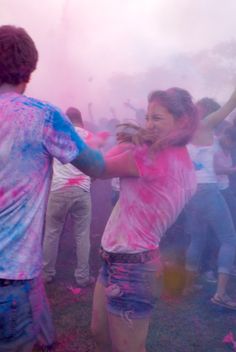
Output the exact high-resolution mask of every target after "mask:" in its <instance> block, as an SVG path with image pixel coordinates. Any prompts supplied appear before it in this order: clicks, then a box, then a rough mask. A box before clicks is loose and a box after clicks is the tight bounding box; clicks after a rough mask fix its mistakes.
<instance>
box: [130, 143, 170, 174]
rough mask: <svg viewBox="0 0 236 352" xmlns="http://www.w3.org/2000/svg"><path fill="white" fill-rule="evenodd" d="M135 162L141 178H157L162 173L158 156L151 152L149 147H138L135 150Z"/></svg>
mask: <svg viewBox="0 0 236 352" xmlns="http://www.w3.org/2000/svg"><path fill="white" fill-rule="evenodd" d="M133 155H134V160H135V163H136V166H137V168H138V171H139V175H140V176H141V177H145V178H148V179H152V178H156V177H157V174H159V175H161V173H162V171H163V170H162V167H161V166H163V165H162V164H160V163H159V162H158V160H157V155H155V154H153V153H151V152H150V150H149V148H148V147H147V146H141V147H137V148H135V150H134V154H133Z"/></svg>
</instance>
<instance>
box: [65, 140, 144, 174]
mask: <svg viewBox="0 0 236 352" xmlns="http://www.w3.org/2000/svg"><path fill="white" fill-rule="evenodd" d="M120 145H121V144H119V145H118V146H117V147H119V146H120ZM71 164H72V165H73V166H75V167H76V168H77V169H79V170H81V171H82V172H83V173H85V174H86V175H88V176H90V177H95V178H103V179H105V178H113V177H125V176H127V177H129V176H130V177H132V176H133V177H138V176H139V171H138V168H137V165H136V162H135V160H134V157H133V153H132V151H131V149H130V148H127V146H126V147H125V146H124V145H122V147H121V148H116V153H113V154H112V153H111V155H108V156H106V157H105V158H104V157H103V156H102V154H101V153H100V152H99V151H98V150H95V149H92V148H90V147H88V146H87V147H86V148H85V149H84V150H83V152H82V153H81V154H79V155H78V156H77V158H76V159H74V160H73V161H72V162H71Z"/></svg>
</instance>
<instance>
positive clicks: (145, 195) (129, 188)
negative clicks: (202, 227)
mask: <svg viewBox="0 0 236 352" xmlns="http://www.w3.org/2000/svg"><path fill="white" fill-rule="evenodd" d="M133 155H134V159H135V161H136V164H137V167H138V170H139V174H140V177H123V178H120V187H121V188H120V198H119V200H118V202H117V203H116V205H115V207H114V209H113V211H112V214H111V216H110V218H109V220H108V223H107V225H106V228H105V231H104V234H103V237H102V247H103V248H104V249H105V250H106V251H108V252H120V253H135V252H143V251H146V250H151V249H155V248H157V247H158V246H159V242H160V239H161V237H162V236H163V234H164V233H165V232H166V230H167V229H168V227H170V226H171V225H172V224H173V223H174V221H175V220H176V218H177V216H178V215H179V214H180V212H181V210H182V209H183V207H184V206H185V204H186V203H187V202H188V200H189V199H190V198H191V197H192V195H193V194H194V192H195V190H196V176H195V171H194V168H193V164H192V161H191V159H190V157H189V155H188V152H187V150H186V148H184V147H181V148H168V149H166V150H163V151H161V152H158V153H156V154H154V155H150V152H149V150H148V148H147V147H146V146H142V147H134V148H133Z"/></svg>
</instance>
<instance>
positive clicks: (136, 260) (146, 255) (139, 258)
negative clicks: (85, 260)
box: [100, 248, 159, 264]
mask: <svg viewBox="0 0 236 352" xmlns="http://www.w3.org/2000/svg"><path fill="white" fill-rule="evenodd" d="M100 255H101V257H102V259H103V260H105V261H106V262H108V263H130V264H141V263H147V262H149V261H151V260H153V259H156V258H158V257H159V248H157V249H152V250H149V251H144V252H139V253H114V252H107V251H105V250H104V249H103V248H100Z"/></svg>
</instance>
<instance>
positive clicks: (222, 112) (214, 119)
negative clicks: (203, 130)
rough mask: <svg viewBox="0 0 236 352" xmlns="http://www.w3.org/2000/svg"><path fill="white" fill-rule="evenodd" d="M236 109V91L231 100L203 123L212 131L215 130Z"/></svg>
mask: <svg viewBox="0 0 236 352" xmlns="http://www.w3.org/2000/svg"><path fill="white" fill-rule="evenodd" d="M235 108H236V89H235V90H234V92H233V94H232V95H231V97H230V98H229V100H228V101H227V102H226V103H225V104H224V105H223V106H222V107H221V108H220V109H219V110H217V111H215V112H213V113H212V114H210V115H208V116H207V117H206V118H205V119H204V120H203V121H202V123H203V124H204V125H205V126H206V127H207V128H210V129H214V128H215V127H216V126H217V125H219V123H221V122H222V121H223V120H224V119H225V118H226V117H227V116H228V115H229V114H230V113H231V112H232V111H233V110H234V109H235Z"/></svg>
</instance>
